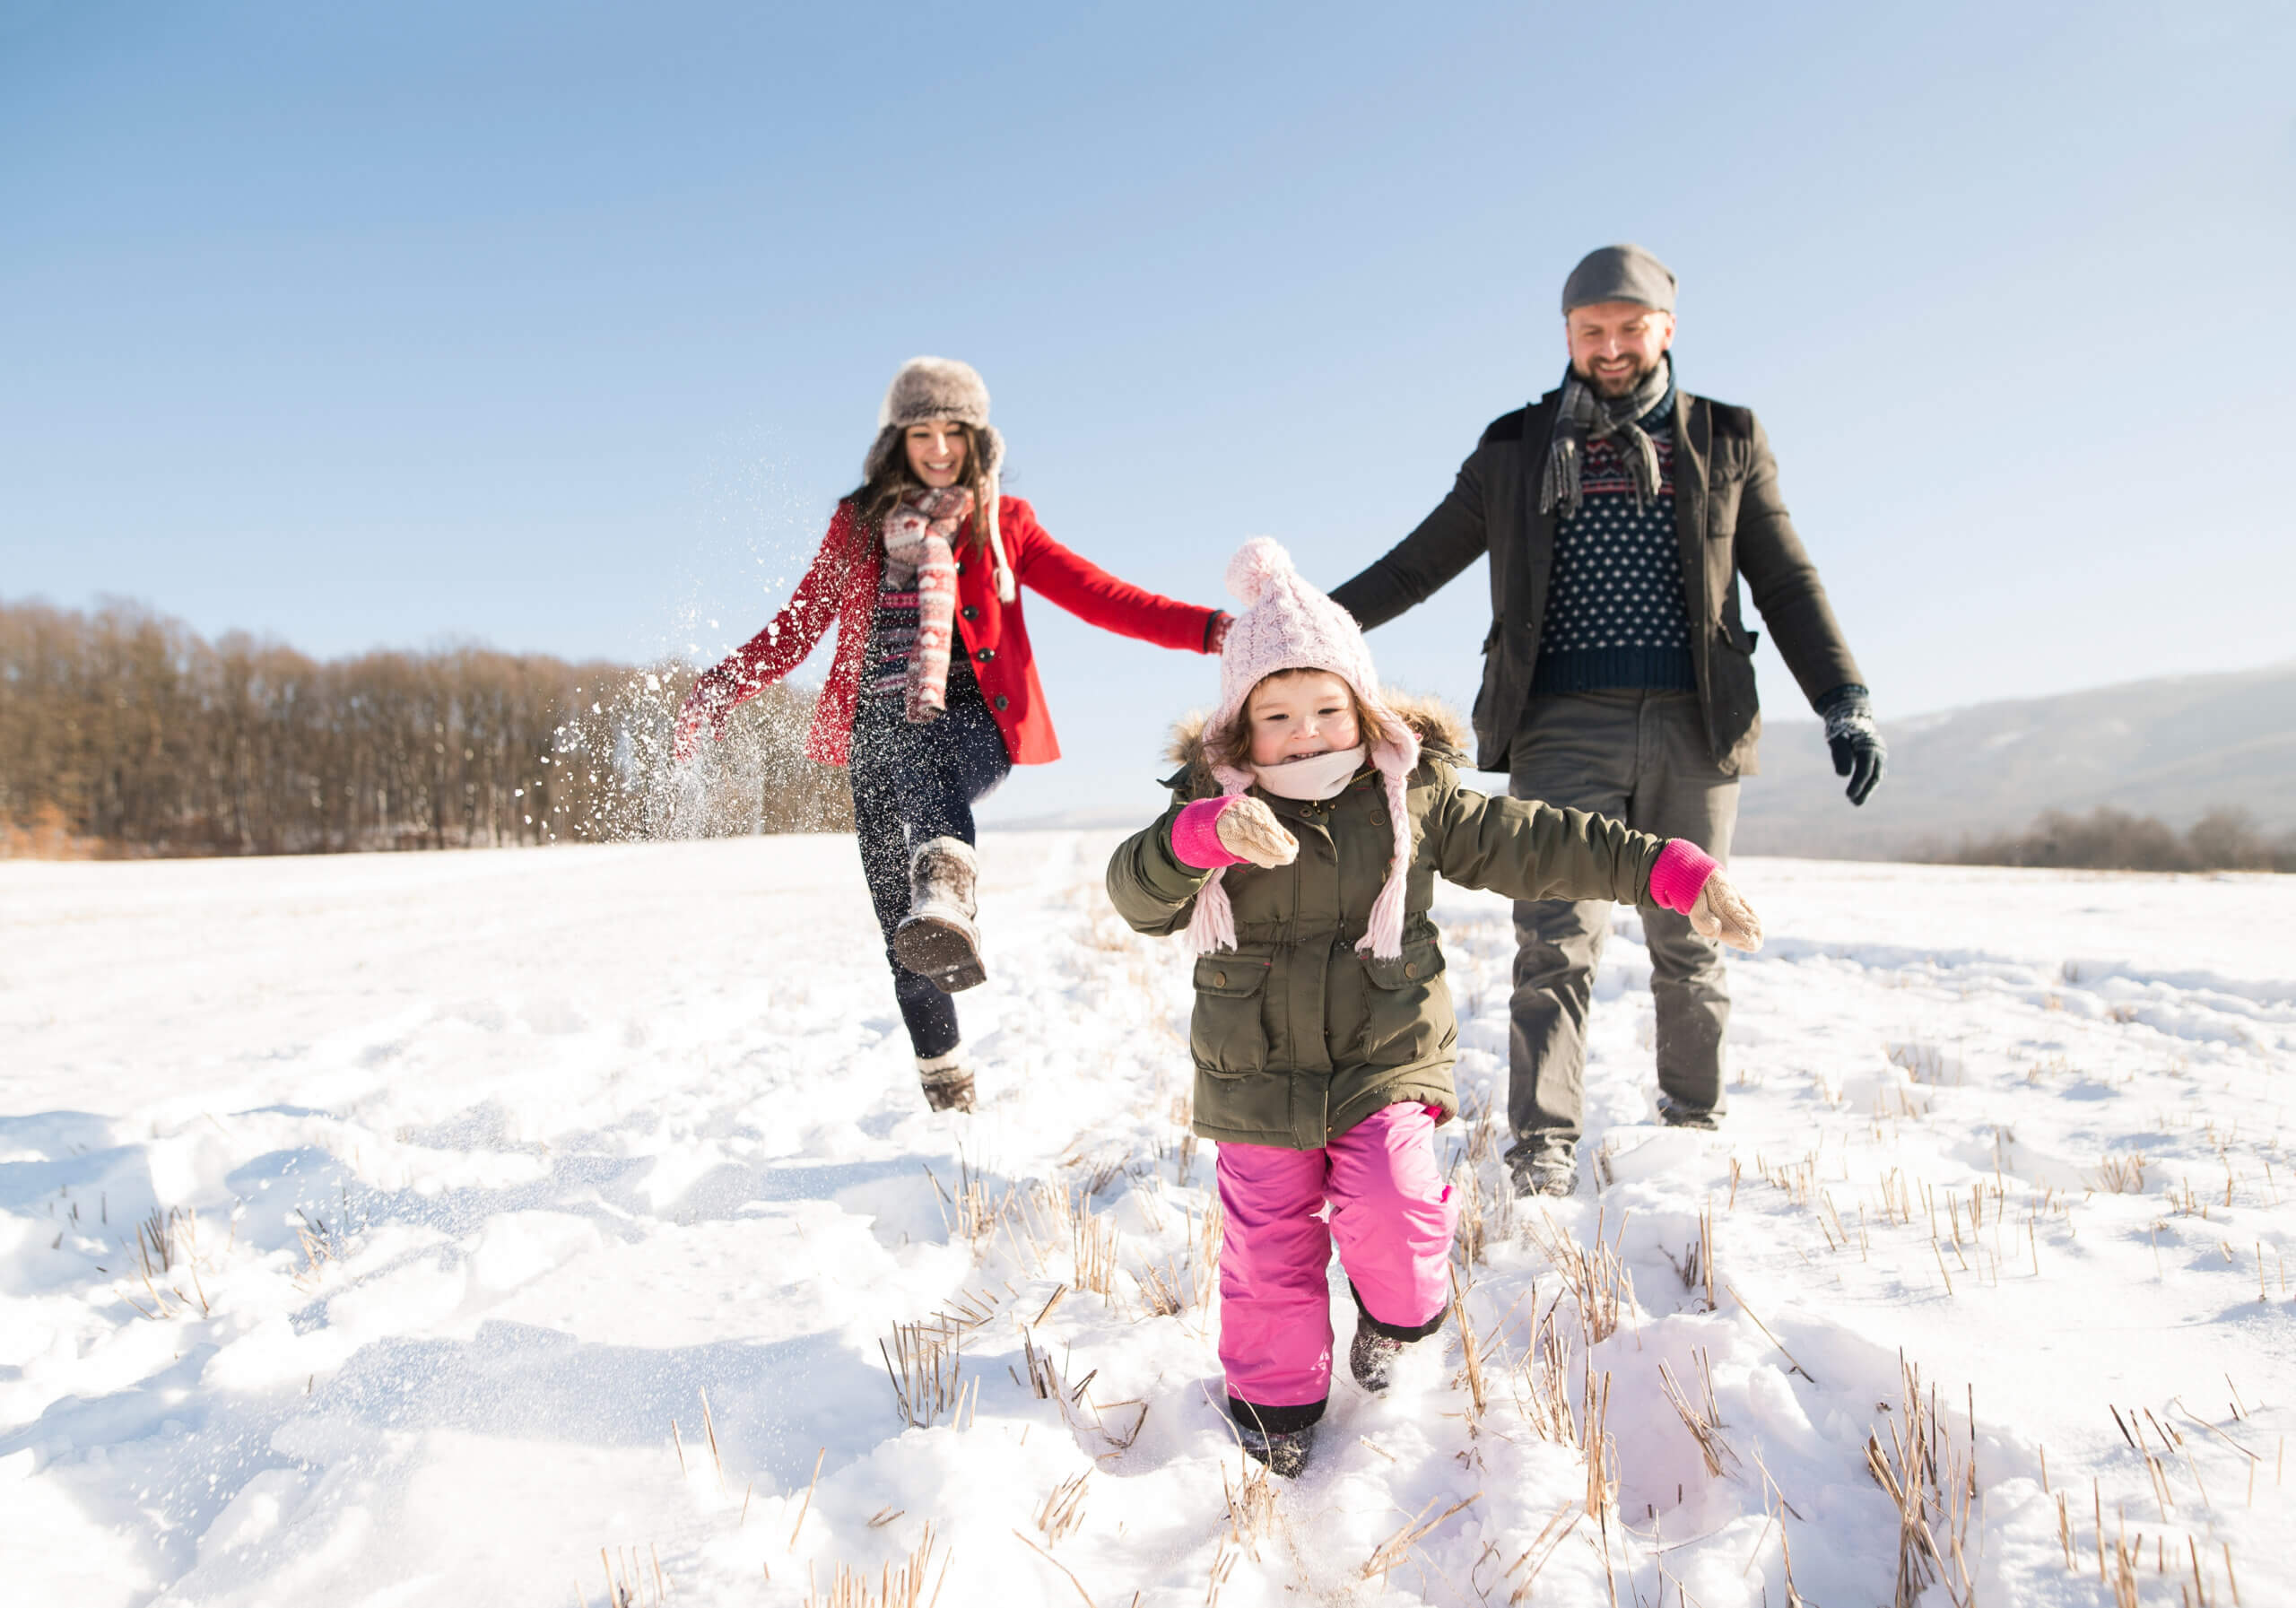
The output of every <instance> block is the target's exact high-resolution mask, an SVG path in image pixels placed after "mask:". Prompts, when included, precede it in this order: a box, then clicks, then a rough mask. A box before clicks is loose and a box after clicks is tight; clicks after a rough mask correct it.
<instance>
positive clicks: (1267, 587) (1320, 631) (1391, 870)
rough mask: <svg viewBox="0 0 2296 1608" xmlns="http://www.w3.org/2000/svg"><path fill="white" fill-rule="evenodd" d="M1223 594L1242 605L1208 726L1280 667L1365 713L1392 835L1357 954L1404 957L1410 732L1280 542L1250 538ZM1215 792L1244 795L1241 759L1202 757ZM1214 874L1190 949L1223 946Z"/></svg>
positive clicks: (1336, 616) (1363, 652) (1230, 912)
mask: <svg viewBox="0 0 2296 1608" xmlns="http://www.w3.org/2000/svg"><path fill="white" fill-rule="evenodd" d="M1228 590H1229V591H1231V592H1232V593H1234V594H1235V595H1236V599H1237V601H1238V602H1239V603H1241V604H1243V605H1244V611H1243V613H1240V614H1239V615H1237V616H1236V619H1235V621H1234V622H1233V623H1232V624H1231V625H1230V626H1229V627H1228V637H1227V640H1226V641H1225V642H1224V643H1222V645H1221V648H1220V703H1219V706H1218V707H1217V708H1214V709H1213V712H1212V718H1211V721H1210V723H1209V725H1208V727H1207V729H1209V730H1211V731H1213V732H1221V731H1225V730H1226V729H1227V728H1228V726H1229V725H1230V723H1231V722H1232V721H1233V720H1234V719H1235V717H1236V715H1237V712H1238V711H1239V710H1240V709H1241V708H1243V707H1244V700H1247V699H1248V698H1249V697H1250V696H1251V693H1252V689H1253V688H1254V687H1257V686H1258V685H1259V684H1260V682H1262V681H1264V680H1265V679H1266V678H1267V677H1269V676H1271V675H1274V674H1276V673H1277V672H1278V671H1283V670H1326V671H1329V672H1330V673H1331V674H1334V675H1335V676H1337V677H1339V679H1340V680H1342V681H1344V682H1346V683H1347V684H1348V685H1349V686H1350V687H1352V688H1353V689H1354V691H1355V696H1356V698H1357V699H1358V700H1360V701H1361V704H1362V705H1363V708H1364V710H1365V711H1366V712H1367V713H1368V714H1369V715H1370V717H1371V724H1372V726H1373V727H1374V729H1373V730H1370V731H1367V732H1364V733H1362V734H1361V739H1362V743H1363V745H1364V748H1365V749H1366V751H1367V752H1368V755H1369V758H1370V762H1371V766H1372V769H1376V770H1377V771H1378V773H1379V777H1380V781H1381V785H1382V787H1384V789H1385V791H1386V794H1387V820H1388V822H1389V824H1390V825H1391V826H1392V827H1393V828H1394V830H1395V856H1394V857H1393V859H1391V860H1390V861H1389V862H1388V865H1387V882H1386V883H1385V884H1384V885H1382V886H1381V888H1380V890H1379V896H1378V899H1376V900H1373V901H1372V904H1371V914H1370V919H1369V921H1368V922H1367V924H1366V930H1365V932H1364V934H1363V937H1362V940H1361V942H1360V943H1357V944H1356V946H1355V947H1356V948H1358V949H1359V950H1369V951H1370V952H1371V953H1373V954H1374V955H1377V956H1379V957H1381V958H1382V959H1392V958H1393V957H1395V956H1396V955H1399V954H1401V953H1402V952H1403V915H1404V911H1403V902H1404V891H1405V883H1406V882H1407V881H1408V879H1409V873H1410V870H1411V854H1412V840H1411V813H1410V811H1409V810H1408V809H1406V808H1405V803H1404V787H1405V780H1406V779H1407V778H1409V777H1410V775H1411V773H1412V772H1413V770H1414V769H1417V768H1418V766H1419V747H1420V743H1419V734H1418V733H1417V732H1416V731H1414V730H1413V729H1412V726H1411V725H1410V723H1409V722H1407V721H1405V720H1404V719H1403V718H1402V717H1400V716H1398V715H1397V714H1396V711H1395V710H1394V708H1391V707H1390V706H1389V704H1388V703H1387V700H1386V698H1385V697H1384V696H1382V694H1381V692H1380V691H1379V673H1378V671H1377V670H1375V669H1373V668H1372V665H1371V650H1370V648H1368V647H1366V646H1365V645H1364V642H1363V631H1362V629H1361V627H1359V626H1358V625H1357V624H1356V623H1355V619H1354V616H1353V615H1352V614H1350V613H1348V612H1347V611H1346V610H1345V609H1343V608H1341V607H1340V606H1339V605H1338V604H1335V603H1334V602H1333V601H1332V600H1331V599H1330V597H1329V596H1327V595H1325V594H1324V593H1322V592H1319V591H1318V590H1317V589H1316V588H1315V587H1312V586H1309V584H1308V582H1307V580H1306V578H1303V577H1302V576H1301V575H1300V571H1299V569H1298V568H1297V567H1296V566H1295V565H1293V563H1292V562H1291V554H1290V553H1288V552H1285V551H1284V550H1283V544H1282V543H1278V542H1274V541H1272V540H1271V539H1269V538H1268V537H1266V536H1255V537H1253V538H1252V539H1251V540H1250V541H1248V542H1247V543H1244V544H1243V546H1242V547H1240V548H1239V549H1238V550H1237V552H1236V556H1235V557H1234V558H1232V559H1231V560H1229V561H1228ZM1206 757H1207V758H1208V759H1209V760H1210V761H1211V765H1212V774H1213V778H1214V779H1216V780H1217V781H1218V782H1219V784H1220V790H1221V792H1222V795H1232V794H1238V793H1241V792H1243V791H1244V790H1245V789H1246V788H1248V787H1250V786H1251V785H1252V783H1253V781H1254V779H1255V778H1254V777H1253V775H1252V773H1251V770H1250V769H1249V766H1248V762H1247V761H1246V760H1245V756H1243V755H1240V754H1207V756H1206ZM1221 876H1222V873H1221V872H1218V871H1215V872H1213V874H1212V880H1211V881H1210V882H1206V883H1205V885H1204V887H1203V890H1202V891H1200V892H1198V893H1197V894H1196V912H1195V914H1194V915H1193V916H1192V917H1189V919H1188V928H1187V941H1188V943H1189V945H1190V946H1191V947H1192V948H1194V949H1195V950H1196V952H1198V953H1199V954H1200V953H1203V952H1205V951H1207V950H1213V949H1231V948H1233V947H1234V946H1235V943H1236V917H1235V910H1234V908H1233V907H1232V906H1231V905H1230V903H1229V902H1228V893H1227V890H1226V889H1224V888H1222V887H1221V886H1220V879H1221Z"/></svg>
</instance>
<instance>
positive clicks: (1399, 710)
mask: <svg viewBox="0 0 2296 1608" xmlns="http://www.w3.org/2000/svg"><path fill="white" fill-rule="evenodd" d="M1382 696H1383V699H1384V701H1385V702H1386V704H1387V708H1390V709H1392V710H1394V711H1395V715H1396V719H1398V720H1400V721H1402V722H1403V723H1404V724H1405V726H1409V727H1411V729H1412V732H1413V734H1414V735H1416V736H1417V737H1418V738H1419V743H1420V749H1421V752H1422V753H1424V754H1425V755H1426V756H1427V757H1428V758H1430V759H1439V760H1445V761H1449V762H1450V763H1451V764H1453V765H1464V764H1465V763H1466V762H1467V761H1466V756H1467V752H1468V750H1467V725H1466V722H1465V720H1463V719H1461V718H1460V717H1459V712H1458V711H1457V709H1454V708H1451V706H1450V705H1448V704H1447V703H1445V702H1444V701H1443V700H1440V699H1439V698H1420V697H1415V696H1413V694H1410V693H1407V692H1396V691H1386V692H1385V693H1384V694H1383V695H1382ZM1209 718H1210V717H1209V716H1207V715H1206V714H1205V712H1204V711H1203V710H1201V709H1197V710H1194V711H1192V712H1190V713H1189V714H1187V715H1185V716H1183V717H1181V718H1180V719H1179V720H1178V721H1177V722H1175V723H1174V725H1173V726H1172V734H1171V738H1170V741H1169V742H1167V743H1165V745H1164V758H1165V759H1167V760H1169V761H1171V762H1172V763H1173V764H1175V765H1178V766H1179V767H1180V769H1179V770H1178V772H1177V773H1175V774H1174V775H1173V776H1171V777H1170V778H1168V779H1167V780H1166V783H1165V785H1166V786H1167V787H1181V786H1184V785H1185V786H1187V787H1192V788H1196V789H1202V788H1207V787H1208V788H1210V789H1211V790H1212V791H1213V792H1215V793H1216V792H1218V791H1219V788H1220V784H1219V783H1218V782H1217V781H1216V780H1214V779H1213V775H1212V766H1211V764H1210V762H1209V761H1206V760H1205V757H1204V727H1205V722H1206V721H1207V720H1208V719H1209Z"/></svg>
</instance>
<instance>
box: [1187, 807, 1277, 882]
mask: <svg viewBox="0 0 2296 1608" xmlns="http://www.w3.org/2000/svg"><path fill="white" fill-rule="evenodd" d="M1299 853H1300V840H1299V839H1297V838H1294V837H1293V836H1292V835H1291V833H1290V832H1288V831H1286V830H1283V822H1282V821H1278V820H1277V819H1276V818H1275V812H1274V811H1273V810H1271V809H1269V808H1268V807H1267V806H1266V805H1265V804H1262V803H1261V802H1260V801H1259V800H1258V799H1257V798H1247V797H1245V796H1244V795H1242V794H1240V793H1232V794H1230V795H1228V796H1226V797H1225V798H1199V799H1197V800H1196V802H1195V803H1194V804H1190V805H1188V806H1187V808H1186V809H1184V810H1182V811H1181V812H1180V813H1179V814H1178V816H1177V817H1175V818H1174V819H1173V821H1172V854H1173V856H1175V857H1176V858H1177V859H1178V861H1179V862H1180V864H1181V865H1187V866H1189V867H1191V868H1193V869H1195V870H1197V871H1214V870H1217V869H1218V868H1219V867H1221V866H1222V865H1239V864H1241V863H1242V862H1244V861H1246V860H1248V861H1250V862H1251V863H1252V864H1253V865H1290V864H1291V862H1292V860H1293V859H1295V858H1297V857H1298V856H1299Z"/></svg>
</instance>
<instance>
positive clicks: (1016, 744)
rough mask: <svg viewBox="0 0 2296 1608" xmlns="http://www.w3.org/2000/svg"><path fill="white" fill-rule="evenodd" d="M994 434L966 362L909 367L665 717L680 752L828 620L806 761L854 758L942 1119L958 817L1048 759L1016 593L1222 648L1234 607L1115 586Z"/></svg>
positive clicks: (965, 838) (687, 751)
mask: <svg viewBox="0 0 2296 1608" xmlns="http://www.w3.org/2000/svg"><path fill="white" fill-rule="evenodd" d="M1004 456H1005V442H1004V439H1003V438H1002V437H1001V436H999V435H998V434H997V433H996V430H995V429H994V428H993V427H992V426H991V425H990V424H989V422H988V387H987V386H985V385H983V384H982V383H981V378H980V376H979V375H978V374H977V373H975V372H974V371H973V369H972V368H971V367H970V365H969V364H965V363H960V362H957V361H952V360H951V359H948V358H938V357H920V358H916V359H912V360H911V361H909V362H908V363H906V364H904V365H903V366H902V368H901V370H900V373H898V374H896V375H894V376H893V383H892V385H891V387H890V388H889V389H888V390H887V391H886V392H885V402H884V406H883V408H882V409H881V410H880V411H879V413H878V414H877V436H876V439H875V440H874V442H873V443H871V445H870V448H869V453H868V457H867V459H866V460H865V463H864V464H863V465H862V471H861V474H862V482H861V486H860V489H859V490H857V491H855V492H853V493H852V495H850V496H848V497H847V498H846V499H845V500H844V501H842V502H840V503H839V504H838V505H837V513H836V515H835V517H832V518H831V520H830V525H829V534H828V535H826V536H824V537H823V538H822V547H821V552H819V553H817V554H815V555H814V558H813V565H812V567H811V568H810V569H807V570H806V571H805V575H804V579H803V580H800V581H799V582H798V583H797V590H796V595H795V596H794V597H792V598H791V599H790V601H789V606H788V607H787V608H785V609H783V610H782V611H781V612H780V613H778V614H776V615H775V616H774V617H773V619H772V620H771V621H770V622H769V623H768V624H767V626H766V628H765V629H764V630H761V631H760V632H758V634H757V635H756V636H755V637H753V638H752V639H750V640H749V641H748V642H747V643H745V644H744V645H743V646H742V647H741V648H738V649H736V650H735V652H734V654H733V655H732V656H729V657H728V658H726V660H725V662H724V663H722V664H719V665H715V666H713V667H712V668H710V669H709V670H707V671H704V672H703V673H702V674H701V675H700V677H698V678H697V679H696V680H695V682H694V683H693V691H692V692H691V694H690V695H689V696H688V697H687V699H686V701H685V707H684V708H683V709H682V710H680V711H679V716H678V730H677V757H678V761H679V762H680V763H682V764H683V762H685V761H687V760H689V759H691V757H692V755H693V752H694V751H695V749H696V748H697V747H698V746H699V744H700V739H701V734H702V731H703V730H704V728H705V727H706V728H707V729H708V730H709V732H710V734H712V735H713V736H715V735H718V734H721V733H722V732H723V730H724V728H725V725H726V717H727V715H728V714H730V713H731V712H732V710H733V708H734V707H735V705H736V704H739V703H740V702H742V701H743V700H744V699H748V698H753V697H755V696H756V695H757V694H758V693H759V692H761V691H764V690H765V689H766V688H767V687H769V686H770V685H772V684H773V683H774V682H777V681H779V680H780V679H781V678H782V677H783V676H785V675H787V674H789V672H791V671H792V670H795V669H796V667H797V665H799V664H800V663H801V662H803V660H804V657H805V656H806V655H807V654H809V653H811V652H813V648H814V645H815V644H817V643H818V642H820V640H821V639H822V635H823V634H824V633H825V632H826V631H827V630H829V628H830V626H831V624H832V623H834V624H835V625H836V627H837V654H836V657H835V658H834V659H833V660H832V661H831V665H830V671H829V680H828V682H827V683H826V684H825V685H823V687H822V692H821V698H820V700H819V701H818V702H817V703H816V704H815V705H814V706H813V730H812V732H811V733H809V734H807V736H806V738H805V757H806V758H808V759H810V760H814V761H820V762H822V763H823V764H830V765H846V764H848V763H849V765H850V767H851V774H852V778H853V827H854V832H855V835H856V836H857V838H858V839H860V844H861V870H862V874H863V875H864V876H865V877H866V878H867V880H868V883H869V897H870V899H871V900H872V901H873V902H874V904H875V906H876V911H877V922H878V925H879V926H880V927H882V928H883V932H884V936H885V958H886V960H887V962H888V963H889V964H890V965H891V968H892V973H893V995H894V997H895V999H897V1000H898V1001H899V1002H900V1013H901V1020H902V1021H903V1022H904V1023H905V1024H906V1025H907V1027H908V1029H909V1046H910V1047H911V1048H912V1049H913V1050H914V1051H915V1052H916V1055H917V1074H918V1082H920V1083H921V1084H922V1085H923V1088H924V1092H925V1099H926V1104H928V1105H929V1106H931V1107H932V1108H934V1109H935V1110H936V1111H939V1110H948V1109H951V1108H954V1109H957V1110H965V1111H969V1110H970V1109H971V1108H972V1102H973V1075H972V1072H971V1069H970V1067H968V1066H967V1065H965V1063H964V1056H963V1054H962V1051H961V1048H960V1047H959V1042H958V1035H957V1009H956V1005H955V1004H954V1003H953V1002H952V1000H950V999H949V997H948V995H951V994H953V993H955V992H957V991H958V990H960V989H963V988H970V987H974V986H975V985H976V984H978V983H981V982H984V981H986V980H987V975H988V974H987V969H986V968H984V967H983V965H982V963H981V958H980V933H979V929H978V926H976V925H975V918H976V915H977V907H976V902H975V899H974V894H973V884H974V882H975V877H976V864H975V861H974V858H973V819H972V806H973V805H974V804H975V803H977V802H978V800H979V799H980V798H981V797H982V796H983V795H986V794H987V792H988V791H989V790H990V789H991V788H993V787H996V784H997V783H999V782H1001V781H1003V780H1004V779H1005V775H1006V773H1007V772H1009V771H1010V770H1011V769H1012V768H1013V766H1015V765H1042V764H1047V763H1049V762H1050V761H1054V760H1057V759H1058V758H1059V757H1060V744H1059V743H1057V742H1056V741H1055V740H1054V738H1053V734H1052V717H1051V716H1050V714H1049V713H1048V712H1047V710H1046V708H1045V697H1044V689H1043V687H1042V686H1041V685H1039V682H1038V680H1037V669H1036V664H1035V661H1034V659H1033V658H1032V657H1031V654H1030V652H1029V631H1028V625H1027V622H1026V621H1024V620H1023V619H1022V613H1021V592H1020V588H1021V587H1023V586H1027V587H1032V588H1034V589H1035V590H1036V591H1038V592H1040V593H1042V594H1043V595H1045V596H1047V597H1048V598H1050V599H1051V600H1052V601H1053V602H1055V603H1057V604H1059V605H1060V606H1061V607H1062V608H1064V609H1066V610H1067V611H1068V612H1069V613H1073V614H1075V615H1078V616H1080V617H1081V618H1083V619H1084V620H1086V621H1090V622H1091V623H1092V624H1094V625H1097V626H1100V627H1101V628H1102V629H1104V630H1112V631H1117V632H1120V633H1121V634H1123V635H1125V636H1127V637H1137V638H1140V639H1143V640H1144V641H1149V642H1153V643H1155V644H1157V645H1158V646H1159V647H1162V648H1181V649H1184V650H1186V651H1188V652H1192V653H1215V652H1217V651H1218V650H1219V647H1220V632H1221V631H1222V629H1224V628H1225V626H1226V624H1227V621H1228V616H1227V615H1225V614H1223V613H1220V612H1219V611H1218V610H1216V609H1200V608H1196V607H1195V606H1193V605H1192V604H1185V603H1175V602H1174V601H1173V600H1172V599H1170V598H1169V597H1160V596H1158V595H1156V594H1155V593H1153V592H1144V591H1143V590H1141V589H1140V588H1139V587H1133V586H1126V584H1125V583H1124V582H1122V581H1120V580H1118V579H1117V578H1115V577H1114V576H1112V575H1110V574H1109V573H1108V572H1107V571H1106V570H1104V569H1100V568H1098V567H1097V566H1095V565H1093V564H1091V563H1089V562H1087V561H1085V560H1083V559H1082V558H1079V557H1078V556H1077V555H1076V554H1075V553H1073V552H1069V551H1068V549H1066V548H1065V547H1063V546H1062V545H1061V544H1060V543H1057V542H1056V541H1054V540H1053V539H1052V538H1051V536H1049V535H1047V534H1046V533H1045V529H1044V526H1040V525H1039V524H1038V523H1037V518H1036V512H1035V510H1034V509H1032V508H1030V507H1029V505H1028V504H1027V503H1025V502H1023V501H1022V500H1020V499H1019V498H1017V497H1006V496H1004V495H1003V494H1002V488H1001V486H1000V484H999V480H998V471H999V470H1000V468H1001V467H1002V465H1003V459H1004Z"/></svg>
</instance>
